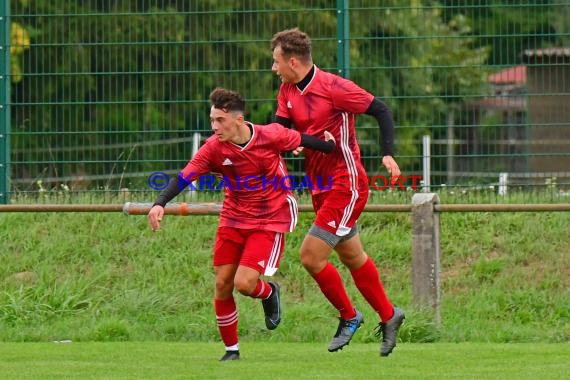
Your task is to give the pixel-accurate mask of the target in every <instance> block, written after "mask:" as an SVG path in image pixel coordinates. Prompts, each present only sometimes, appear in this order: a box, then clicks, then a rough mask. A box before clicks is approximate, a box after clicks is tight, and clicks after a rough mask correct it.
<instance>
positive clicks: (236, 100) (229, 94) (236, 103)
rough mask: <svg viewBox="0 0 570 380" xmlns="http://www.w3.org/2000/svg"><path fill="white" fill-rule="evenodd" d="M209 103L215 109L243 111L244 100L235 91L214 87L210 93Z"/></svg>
mask: <svg viewBox="0 0 570 380" xmlns="http://www.w3.org/2000/svg"><path fill="white" fill-rule="evenodd" d="M210 103H212V106H214V108H217V109H221V110H223V111H224V112H235V111H237V112H242V113H243V112H245V100H244V99H243V97H242V96H241V95H240V94H239V93H238V92H236V91H231V90H227V89H225V88H221V87H216V88H215V89H214V91H212V92H211V93H210Z"/></svg>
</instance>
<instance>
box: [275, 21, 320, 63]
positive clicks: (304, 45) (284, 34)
mask: <svg viewBox="0 0 570 380" xmlns="http://www.w3.org/2000/svg"><path fill="white" fill-rule="evenodd" d="M278 46H280V47H281V52H282V54H283V56H285V57H291V56H296V57H297V58H299V59H301V60H303V61H305V62H310V61H311V60H312V58H311V39H310V38H309V36H308V35H307V34H306V33H304V32H302V31H301V30H300V29H299V28H293V29H287V30H283V31H281V32H278V33H275V34H274V35H273V38H272V39H271V51H273V50H275V48H276V47H278Z"/></svg>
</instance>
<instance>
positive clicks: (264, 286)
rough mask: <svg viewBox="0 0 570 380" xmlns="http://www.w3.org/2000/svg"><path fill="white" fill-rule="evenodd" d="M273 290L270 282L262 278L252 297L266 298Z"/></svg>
mask: <svg viewBox="0 0 570 380" xmlns="http://www.w3.org/2000/svg"><path fill="white" fill-rule="evenodd" d="M272 292H273V288H272V287H271V285H269V283H268V282H265V281H263V280H261V279H258V280H257V284H256V285H255V289H254V290H253V292H251V295H250V297H251V298H261V299H266V298H269V296H270V295H271V293H272Z"/></svg>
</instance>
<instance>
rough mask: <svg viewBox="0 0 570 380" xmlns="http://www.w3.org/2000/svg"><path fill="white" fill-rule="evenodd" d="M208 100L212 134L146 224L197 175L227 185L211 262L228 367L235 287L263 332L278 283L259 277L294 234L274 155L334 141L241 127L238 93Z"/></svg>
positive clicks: (290, 201)
mask: <svg viewBox="0 0 570 380" xmlns="http://www.w3.org/2000/svg"><path fill="white" fill-rule="evenodd" d="M210 102H211V110H210V121H211V126H212V130H213V131H214V135H213V136H211V137H210V138H208V140H207V141H206V143H205V144H204V145H203V146H202V147H201V148H200V149H199V150H198V152H197V153H196V155H195V156H194V157H193V158H192V160H190V162H188V164H187V165H186V167H185V168H184V169H183V170H182V171H181V172H180V173H179V175H178V176H176V177H175V178H173V179H172V181H170V183H169V184H168V186H167V188H166V189H165V190H164V191H163V192H162V193H161V194H160V195H159V196H158V198H157V199H156V202H155V203H154V205H153V207H152V208H151V210H150V211H149V214H148V220H149V224H150V227H151V228H152V230H153V231H156V230H158V229H159V228H160V223H161V221H162V218H163V216H164V207H165V205H166V204H167V203H168V202H169V201H170V200H172V199H173V198H174V197H176V196H177V195H178V194H179V193H180V192H181V191H182V190H183V189H184V188H185V187H186V186H187V185H188V184H189V183H191V182H192V181H194V180H195V179H197V178H198V177H200V176H202V175H204V174H208V173H217V174H219V175H222V178H223V181H226V183H225V198H224V202H223V206H222V211H221V213H220V219H219V225H218V230H217V234H216V241H215V245H214V257H213V263H214V272H215V276H216V285H215V294H214V309H215V313H216V320H217V325H218V329H219V332H220V335H221V338H222V341H223V342H224V345H225V348H226V353H225V354H224V356H222V358H221V359H220V360H221V361H227V360H236V359H239V357H240V354H239V342H238V328H237V326H238V312H237V308H236V304H235V301H234V297H233V290H234V288H235V289H237V291H238V292H240V293H241V294H243V295H245V296H249V297H252V298H259V299H261V300H262V305H263V310H264V314H265V324H266V327H267V328H268V329H269V330H273V329H275V328H277V326H278V325H279V322H280V321H281V305H280V295H279V285H278V284H277V282H274V281H272V282H266V281H264V280H262V279H261V278H260V276H261V275H266V276H272V275H273V274H275V272H276V271H277V269H278V267H279V263H280V261H281V255H282V253H283V247H284V244H285V236H284V234H285V233H287V232H291V231H293V229H294V228H295V225H296V223H297V203H296V201H295V198H294V197H293V194H292V193H291V191H290V189H291V187H290V184H289V183H288V179H289V177H288V174H287V169H286V166H285V164H284V161H283V158H282V157H281V152H284V151H291V150H293V149H295V148H297V147H299V146H304V147H306V148H312V149H317V150H320V151H322V152H328V153H330V152H331V151H332V150H333V149H334V148H335V141H334V139H333V138H332V135H331V134H330V133H328V132H324V133H323V134H322V135H324V136H325V139H326V141H323V140H320V139H318V138H315V137H312V136H308V135H305V134H301V133H299V132H297V131H293V130H290V129H287V128H284V127H282V126H281V125H279V124H269V125H255V124H252V123H250V122H248V121H245V120H244V111H245V101H244V99H243V98H242V97H241V95H240V94H238V93H237V92H233V91H229V90H226V89H223V88H216V89H215V90H214V91H213V92H212V93H211V94H210ZM319 154H322V153H319Z"/></svg>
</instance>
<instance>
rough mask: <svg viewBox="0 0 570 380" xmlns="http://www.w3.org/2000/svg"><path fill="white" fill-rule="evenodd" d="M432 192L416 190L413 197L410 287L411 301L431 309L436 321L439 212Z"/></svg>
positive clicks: (438, 305) (437, 198)
mask: <svg viewBox="0 0 570 380" xmlns="http://www.w3.org/2000/svg"><path fill="white" fill-rule="evenodd" d="M438 203H439V197H438V196H437V194H434V193H417V194H415V195H414V196H413V197H412V290H413V300H414V304H415V305H416V306H417V307H419V308H423V309H431V310H433V312H434V319H435V323H436V324H437V325H439V324H440V322H441V315H440V310H439V307H440V293H441V290H440V279H439V272H440V247H439V214H438V213H437V212H435V211H434V206H435V205H436V204H438Z"/></svg>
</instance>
